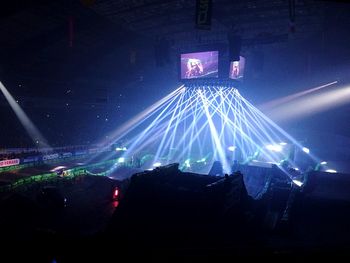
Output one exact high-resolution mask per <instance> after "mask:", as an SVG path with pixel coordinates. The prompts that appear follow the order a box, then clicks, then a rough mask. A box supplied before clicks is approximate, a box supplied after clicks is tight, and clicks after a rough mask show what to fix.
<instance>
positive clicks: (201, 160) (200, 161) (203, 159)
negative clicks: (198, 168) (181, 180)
mask: <svg viewBox="0 0 350 263" xmlns="http://www.w3.org/2000/svg"><path fill="white" fill-rule="evenodd" d="M204 162H205V158H202V159H200V160H198V161H197V163H204Z"/></svg>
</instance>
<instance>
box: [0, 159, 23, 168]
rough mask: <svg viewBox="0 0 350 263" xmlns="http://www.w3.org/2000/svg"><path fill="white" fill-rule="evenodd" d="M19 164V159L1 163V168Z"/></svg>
mask: <svg viewBox="0 0 350 263" xmlns="http://www.w3.org/2000/svg"><path fill="white" fill-rule="evenodd" d="M18 164H19V159H11V160H3V161H0V167H7V166H14V165H18Z"/></svg>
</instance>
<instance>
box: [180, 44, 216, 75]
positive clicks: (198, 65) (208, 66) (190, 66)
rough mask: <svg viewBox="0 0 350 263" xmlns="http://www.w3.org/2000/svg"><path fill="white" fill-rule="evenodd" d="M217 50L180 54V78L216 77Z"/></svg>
mask: <svg viewBox="0 0 350 263" xmlns="http://www.w3.org/2000/svg"><path fill="white" fill-rule="evenodd" d="M218 61H219V52H218V51H208V52H197V53H187V54H181V79H193V78H217V77H218Z"/></svg>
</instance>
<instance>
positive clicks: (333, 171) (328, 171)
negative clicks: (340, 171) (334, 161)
mask: <svg viewBox="0 0 350 263" xmlns="http://www.w3.org/2000/svg"><path fill="white" fill-rule="evenodd" d="M326 172H327V173H333V174H335V173H337V171H336V170H333V169H327V170H326Z"/></svg>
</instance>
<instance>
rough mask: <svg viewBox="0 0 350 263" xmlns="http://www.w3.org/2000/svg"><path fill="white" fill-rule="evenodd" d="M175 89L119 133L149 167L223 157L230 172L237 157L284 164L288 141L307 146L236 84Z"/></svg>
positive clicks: (193, 166)
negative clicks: (275, 120)
mask: <svg viewBox="0 0 350 263" xmlns="http://www.w3.org/2000/svg"><path fill="white" fill-rule="evenodd" d="M172 94H173V95H172V96H170V97H168V99H166V100H163V101H162V103H161V104H159V105H157V107H153V108H152V110H151V111H148V112H147V114H141V115H142V116H141V115H137V116H139V117H138V118H136V119H133V120H132V121H129V122H127V123H128V125H126V126H124V128H123V129H122V132H121V133H119V134H118V136H117V139H123V140H124V141H127V142H126V143H125V144H124V145H125V146H126V148H127V150H126V151H124V152H123V155H122V158H124V159H123V160H129V158H130V157H134V156H136V157H139V158H140V159H142V156H143V155H145V156H147V158H146V159H144V160H146V161H144V162H143V163H144V167H143V168H146V169H147V168H149V166H150V165H152V163H153V165H160V164H161V165H167V164H169V163H174V162H177V163H179V164H181V165H180V169H185V170H191V171H194V169H196V167H198V166H200V167H202V168H203V167H204V166H206V168H205V169H207V170H209V169H210V167H209V166H210V165H211V164H212V163H213V162H214V161H217V160H218V161H220V162H221V163H222V165H223V168H224V171H225V172H227V173H230V172H231V165H233V160H235V159H236V158H239V161H240V162H241V163H250V162H251V161H252V160H257V161H259V162H265V163H274V164H280V163H281V162H282V161H284V160H287V157H286V153H285V151H286V150H285V148H288V147H283V146H284V145H286V144H290V145H295V146H296V147H297V148H299V149H300V150H302V147H303V146H302V145H300V144H298V143H297V142H296V141H295V139H294V138H292V137H291V136H290V135H289V134H288V133H287V132H285V131H284V130H283V129H281V128H280V127H279V126H278V125H277V124H276V123H274V122H273V121H272V120H271V119H269V118H268V117H267V116H265V115H264V114H263V113H262V112H261V111H259V110H258V109H257V108H256V107H254V106H253V105H252V104H251V103H249V102H248V101H247V100H246V99H245V98H243V97H242V96H241V95H240V94H239V92H238V91H237V90H236V89H235V88H233V87H225V86H215V85H214V86H208V85H197V86H194V87H191V88H187V87H186V88H185V87H184V86H182V87H180V88H179V89H178V90H177V92H175V93H172ZM131 124H132V125H131ZM125 127H126V128H125ZM137 130H139V131H137ZM117 141H118V140H117ZM266 145H271V146H268V147H267V148H266ZM271 147H272V148H271ZM310 157H311V158H313V156H311V155H310ZM195 160H198V161H195ZM288 161H289V162H290V163H291V165H293V167H295V166H296V165H295V164H294V163H293V162H292V161H291V160H288ZM149 162H151V164H150V163H149ZM153 167H154V166H153ZM281 170H282V169H281ZM201 171H204V170H203V169H202V170H201ZM285 173H286V175H287V176H288V171H285Z"/></svg>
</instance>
